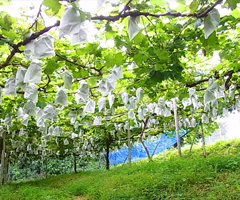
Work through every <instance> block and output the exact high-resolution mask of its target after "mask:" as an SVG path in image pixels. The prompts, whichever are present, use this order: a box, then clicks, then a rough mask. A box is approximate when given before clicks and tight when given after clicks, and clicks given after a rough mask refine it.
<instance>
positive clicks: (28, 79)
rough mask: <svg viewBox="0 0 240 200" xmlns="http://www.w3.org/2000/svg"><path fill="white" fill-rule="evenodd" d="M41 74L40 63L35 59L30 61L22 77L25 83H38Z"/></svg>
mask: <svg viewBox="0 0 240 200" xmlns="http://www.w3.org/2000/svg"><path fill="white" fill-rule="evenodd" d="M41 74H42V65H41V62H40V61H39V60H37V59H34V60H32V62H31V64H30V66H29V67H28V69H27V72H26V74H25V77H24V82H25V83H40V82H41Z"/></svg>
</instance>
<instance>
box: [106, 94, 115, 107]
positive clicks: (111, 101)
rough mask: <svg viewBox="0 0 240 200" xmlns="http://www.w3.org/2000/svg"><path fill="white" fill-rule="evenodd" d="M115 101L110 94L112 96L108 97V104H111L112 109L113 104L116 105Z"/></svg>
mask: <svg viewBox="0 0 240 200" xmlns="http://www.w3.org/2000/svg"><path fill="white" fill-rule="evenodd" d="M114 99H115V97H114V95H113V94H111V93H110V94H109V95H108V102H109V106H110V108H111V107H112V105H113V103H114Z"/></svg>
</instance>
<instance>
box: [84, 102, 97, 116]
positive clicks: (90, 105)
mask: <svg viewBox="0 0 240 200" xmlns="http://www.w3.org/2000/svg"><path fill="white" fill-rule="evenodd" d="M84 112H89V113H94V112H95V101H93V100H90V101H88V102H87V104H86V106H85V108H84Z"/></svg>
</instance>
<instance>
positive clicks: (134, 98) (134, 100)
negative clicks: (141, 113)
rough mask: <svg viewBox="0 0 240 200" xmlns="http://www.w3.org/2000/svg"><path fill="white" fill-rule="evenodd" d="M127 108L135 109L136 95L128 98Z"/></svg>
mask: <svg viewBox="0 0 240 200" xmlns="http://www.w3.org/2000/svg"><path fill="white" fill-rule="evenodd" d="M128 101H129V108H128V109H136V108H137V102H136V97H134V96H132V97H130V98H129V100H128Z"/></svg>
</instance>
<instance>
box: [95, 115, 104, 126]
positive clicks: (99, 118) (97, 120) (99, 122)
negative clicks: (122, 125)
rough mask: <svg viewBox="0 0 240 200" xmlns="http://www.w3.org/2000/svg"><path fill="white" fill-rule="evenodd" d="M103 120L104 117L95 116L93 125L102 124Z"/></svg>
mask: <svg viewBox="0 0 240 200" xmlns="http://www.w3.org/2000/svg"><path fill="white" fill-rule="evenodd" d="M101 122H102V118H101V117H98V116H96V117H95V118H94V121H93V125H101Z"/></svg>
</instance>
